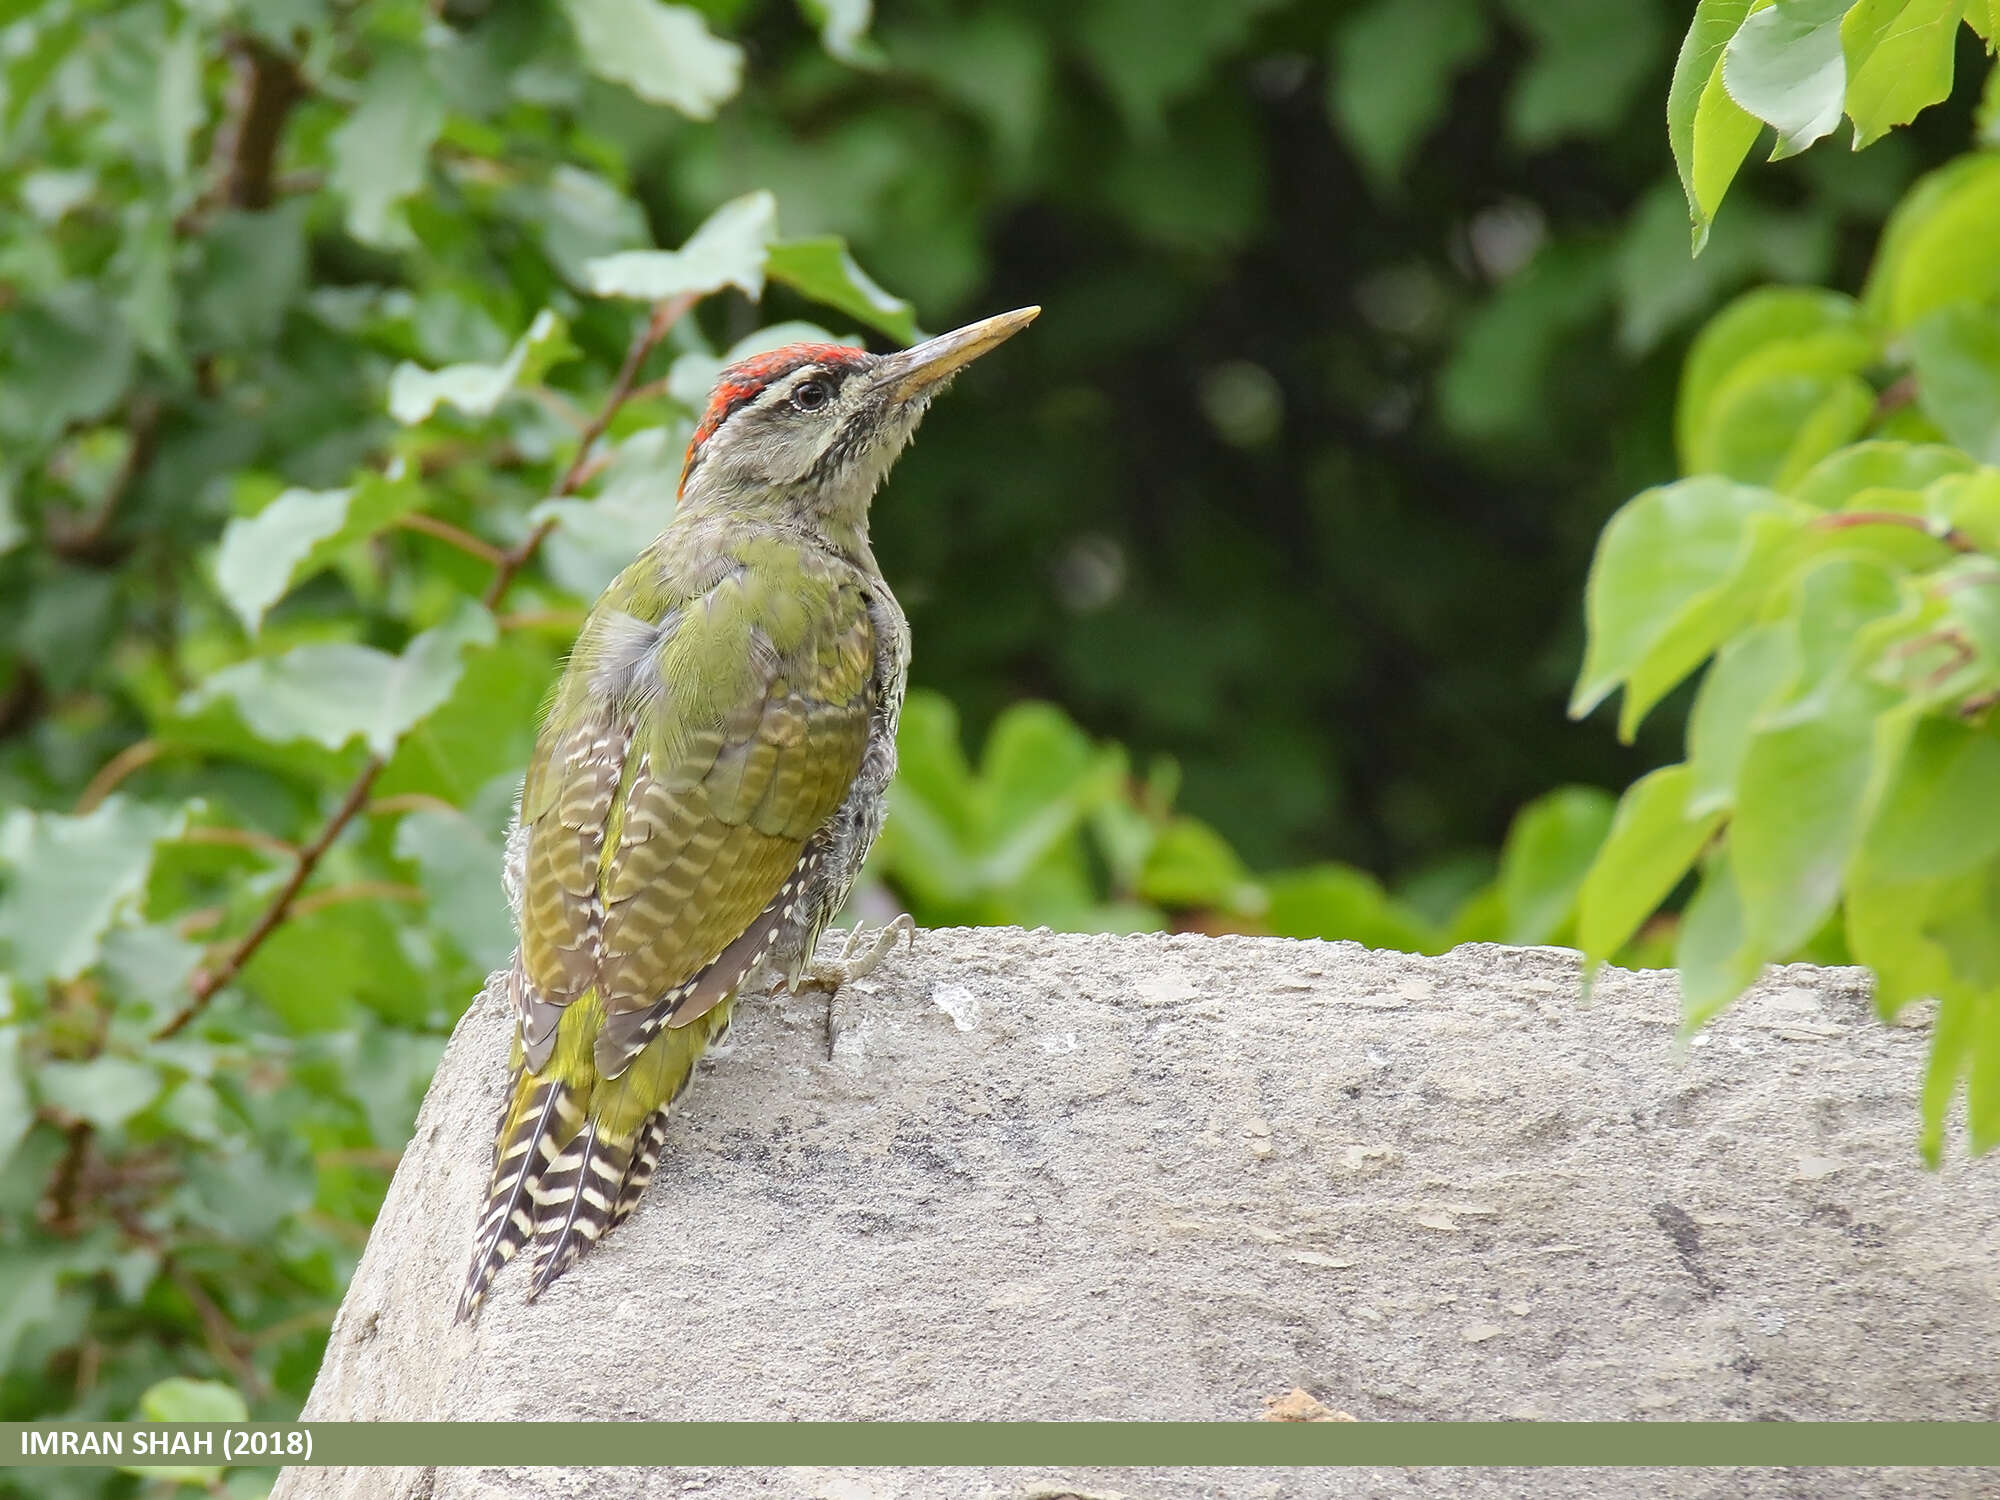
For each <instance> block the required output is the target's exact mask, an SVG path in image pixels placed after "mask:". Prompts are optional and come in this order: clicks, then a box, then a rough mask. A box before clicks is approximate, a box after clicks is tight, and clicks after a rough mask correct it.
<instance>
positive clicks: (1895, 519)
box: [1812, 510, 1979, 552]
mask: <svg viewBox="0 0 2000 1500" xmlns="http://www.w3.org/2000/svg"><path fill="white" fill-rule="evenodd" d="M1812 524H1813V527H1814V529H1816V530H1819V531H1847V530H1850V529H1851V528H1853V527H1856V526H1901V527H1904V528H1905V529H1907V530H1910V531H1921V532H1922V533H1923V534H1924V535H1925V536H1927V537H1930V538H1931V539H1932V540H1934V541H1939V542H1943V543H1944V544H1945V545H1946V546H1947V547H1949V548H1951V550H1952V551H1954V552H1977V551H1978V550H1979V543H1977V542H1975V541H1974V540H1973V539H1972V538H1971V537H1969V536H1967V535H1966V534H1965V533H1964V532H1962V531H1960V530H1959V529H1958V528H1957V527H1956V526H1953V525H1951V524H1950V523H1949V522H1944V521H1933V520H1931V519H1930V518H1929V517H1928V516H1920V515H1916V514H1914V513H1912V512H1910V511H1903V510H1843V511H1836V512H1835V513H1834V514H1833V515H1830V516H1821V517H1820V518H1819V519H1818V520H1817V521H1814V522H1813V523H1812Z"/></svg>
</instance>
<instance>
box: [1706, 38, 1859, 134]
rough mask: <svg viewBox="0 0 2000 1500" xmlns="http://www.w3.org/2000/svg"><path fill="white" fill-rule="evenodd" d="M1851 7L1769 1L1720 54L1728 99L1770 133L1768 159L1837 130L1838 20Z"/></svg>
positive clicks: (1841, 90)
mask: <svg viewBox="0 0 2000 1500" xmlns="http://www.w3.org/2000/svg"><path fill="white" fill-rule="evenodd" d="M1853 3H1854V0H1775V3H1774V4H1772V5H1771V6H1770V7H1769V8H1767V9H1764V10H1760V11H1757V12H1756V13H1755V14H1753V15H1750V16H1748V17H1746V18H1745V19H1744V21H1743V24H1742V25H1741V26H1740V27H1738V28H1737V31H1736V35H1735V36H1733V37H1731V38H1730V39H1729V45H1728V46H1727V47H1726V48H1724V49H1723V54H1722V82H1723V86H1724V87H1725V88H1726V89H1728V91H1729V97H1730V98H1732V99H1734V100H1735V101H1736V102H1737V103H1738V104H1740V105H1742V106H1743V108H1745V109H1747V110H1748V111H1750V113H1751V114H1753V115H1755V116H1756V117H1757V118H1758V119H1760V120H1762V121H1763V122H1764V123H1765V124H1767V125H1769V126H1771V127H1772V128H1773V129H1774V130H1776V131H1777V132H1778V144H1777V147H1776V148H1775V149H1774V150H1773V151H1772V152H1771V160H1773V161H1777V160H1779V159H1780V158H1782V157H1786V156H1794V155H1796V154H1797V153H1799V152H1801V151H1803V150H1805V148H1806V147H1808V146H1810V145H1811V144H1812V143H1813V142H1814V141H1816V140H1818V139H1819V138H1820V137H1821V136H1823V135H1826V134H1827V133H1828V132H1829V131H1831V130H1832V129H1833V127H1834V126H1835V125H1837V124H1839V123H1840V110H1841V102H1842V100H1843V98H1844V97H1845V94H1846V89H1847V65H1846V62H1845V60H1844V59H1843V57H1842V54H1841V50H1840V21H1841V17H1843V16H1844V15H1846V14H1847V8H1848V7H1849V6H1850V5H1851V4H1853Z"/></svg>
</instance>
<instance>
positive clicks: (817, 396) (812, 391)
mask: <svg viewBox="0 0 2000 1500" xmlns="http://www.w3.org/2000/svg"><path fill="white" fill-rule="evenodd" d="M832 394H833V392H831V391H829V390H828V389H827V388H826V382H825V381H823V380H801V381H800V382H799V383H798V384H797V385H796V386H794V387H793V388H792V405H794V406H796V407H797V408H798V409H799V410H800V411H818V410H819V409H820V408H821V407H822V406H824V405H826V402H827V398H828V397H829V396H831V395H832Z"/></svg>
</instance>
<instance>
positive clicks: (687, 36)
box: [562, 0, 743, 120]
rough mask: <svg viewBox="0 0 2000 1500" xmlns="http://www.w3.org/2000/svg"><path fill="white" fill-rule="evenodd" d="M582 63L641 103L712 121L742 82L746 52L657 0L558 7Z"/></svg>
mask: <svg viewBox="0 0 2000 1500" xmlns="http://www.w3.org/2000/svg"><path fill="white" fill-rule="evenodd" d="M562 8H563V13H564V14H565V15H567V16H568V17H569V22H570V25H571V26H573V27H574V28H576V40H577V45H578V46H579V47H580V48H581V49H582V51H583V58H584V61H585V62H586V63H587V64H589V66H590V70H591V71H592V72H593V73H595V74H597V75H598V77H600V78H608V79H610V80H611V81H612V82H613V83H622V84H624V85H625V86H626V87H627V88H629V89H630V90H632V92H633V93H635V94H637V95H638V96H639V97H640V98H641V99H645V100H647V101H649V102H650V103H653V104H664V105H666V106H667V107H668V108H670V109H677V110H679V111H680V112H681V113H682V114H684V115H686V116H688V118H690V119H693V120H712V119H714V118H715V112H716V110H717V109H718V108H719V107H720V106H721V105H722V103H723V101H725V100H727V99H728V98H730V97H731V96H732V95H734V94H735V92H736V90H737V89H738V88H739V87H740V86H741V85H742V82H743V49H742V48H741V47H738V46H737V45H736V44H735V43H734V42H725V41H723V40H722V39H721V38H720V37H718V36H716V35H715V34H714V33H712V32H711V31H710V30H709V29H708V26H707V24H706V23H705V22H704V21H703V20H702V16H701V12H700V11H698V10H694V9H691V8H690V7H688V6H685V5H662V4H660V3H659V0H562Z"/></svg>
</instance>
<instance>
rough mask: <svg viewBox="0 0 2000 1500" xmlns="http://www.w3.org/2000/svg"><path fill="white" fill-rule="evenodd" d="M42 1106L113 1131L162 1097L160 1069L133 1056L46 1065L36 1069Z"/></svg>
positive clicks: (57, 1062) (36, 1089)
mask: <svg viewBox="0 0 2000 1500" xmlns="http://www.w3.org/2000/svg"><path fill="white" fill-rule="evenodd" d="M35 1092H36V1093H38V1094H40V1095H41V1098H42V1103H43V1104H45V1105H48V1106H50V1107H51V1108H54V1109H59V1110H61V1111H63V1112H64V1113H65V1114H70V1115H74V1116H76V1118H78V1119H79V1120H84V1121H87V1122H88V1123H89V1124H91V1125H93V1126H95V1127H96V1128H97V1129H99V1130H102V1131H106V1132H109V1131H114V1130H116V1129H118V1128H119V1127H120V1126H121V1125H123V1124H124V1123H125V1122H126V1121H127V1120H129V1119H131V1118H132V1116H134V1115H136V1114H137V1113H139V1111H140V1110H142V1109H144V1108H145V1107H146V1106H147V1105H149V1104H151V1103H152V1102H153V1101H154V1100H155V1099H157V1098H158V1097H159V1096H160V1073H159V1069H158V1068H155V1067H151V1066H149V1065H148V1064H146V1063H143V1062H139V1061H138V1060H136V1059H134V1058H130V1057H114V1056H110V1055H108V1054H107V1055H105V1056H102V1057H93V1058H91V1059H89V1060H88V1061H87V1062H61V1061H56V1062H45V1063H43V1064H42V1065H41V1066H40V1067H39V1068H37V1069H36V1070H35Z"/></svg>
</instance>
